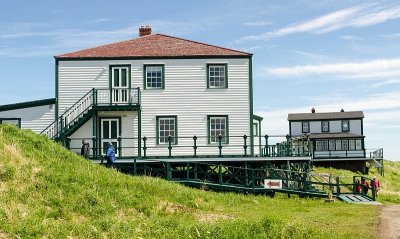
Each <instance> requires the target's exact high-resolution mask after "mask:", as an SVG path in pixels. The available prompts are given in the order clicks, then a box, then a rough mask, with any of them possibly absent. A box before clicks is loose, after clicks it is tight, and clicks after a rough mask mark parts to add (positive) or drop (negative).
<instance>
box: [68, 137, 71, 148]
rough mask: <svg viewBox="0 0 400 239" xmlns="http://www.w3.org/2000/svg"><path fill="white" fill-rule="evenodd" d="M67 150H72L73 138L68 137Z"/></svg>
mask: <svg viewBox="0 0 400 239" xmlns="http://www.w3.org/2000/svg"><path fill="white" fill-rule="evenodd" d="M67 149H69V150H70V149H71V137H67Z"/></svg>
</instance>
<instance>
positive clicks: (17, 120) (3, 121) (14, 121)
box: [0, 118, 21, 128]
mask: <svg viewBox="0 0 400 239" xmlns="http://www.w3.org/2000/svg"><path fill="white" fill-rule="evenodd" d="M0 124H11V125H15V126H16V127H18V128H21V118H0Z"/></svg>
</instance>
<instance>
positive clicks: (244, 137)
mask: <svg viewBox="0 0 400 239" xmlns="http://www.w3.org/2000/svg"><path fill="white" fill-rule="evenodd" d="M243 140H244V145H243V149H244V156H245V157H247V135H243Z"/></svg>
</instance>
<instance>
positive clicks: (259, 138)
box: [258, 120, 262, 155]
mask: <svg viewBox="0 0 400 239" xmlns="http://www.w3.org/2000/svg"><path fill="white" fill-rule="evenodd" d="M258 123H259V124H258V132H260V135H259V136H258V147H259V151H258V153H259V154H260V155H261V150H262V149H261V148H262V147H261V120H260V121H258Z"/></svg>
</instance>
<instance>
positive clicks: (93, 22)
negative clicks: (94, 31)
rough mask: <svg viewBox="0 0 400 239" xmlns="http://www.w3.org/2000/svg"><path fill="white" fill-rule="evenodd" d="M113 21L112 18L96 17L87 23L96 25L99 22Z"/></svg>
mask: <svg viewBox="0 0 400 239" xmlns="http://www.w3.org/2000/svg"><path fill="white" fill-rule="evenodd" d="M109 21H111V19H110V18H96V19H92V20H89V21H87V22H86V24H88V25H95V24H99V23H105V22H109Z"/></svg>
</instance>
